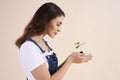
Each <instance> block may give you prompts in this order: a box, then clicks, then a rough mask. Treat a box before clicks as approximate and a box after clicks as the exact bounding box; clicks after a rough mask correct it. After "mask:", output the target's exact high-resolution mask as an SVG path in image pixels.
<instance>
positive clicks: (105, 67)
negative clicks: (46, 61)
mask: <svg viewBox="0 0 120 80" xmlns="http://www.w3.org/2000/svg"><path fill="white" fill-rule="evenodd" d="M47 1H50V0H0V80H25V75H24V72H23V70H22V67H21V65H20V63H19V55H18V48H17V47H16V46H15V45H14V42H15V40H16V39H17V38H18V37H19V36H20V35H21V34H22V32H23V29H24V27H25V26H26V25H27V23H28V22H29V21H30V19H31V17H32V15H33V14H34V12H35V11H36V10H37V9H38V7H39V6H40V5H41V4H43V3H44V2H47ZM51 1H53V2H55V3H56V4H57V5H59V6H60V7H61V8H62V9H63V10H64V11H65V13H66V18H65V20H64V23H63V25H62V31H61V33H60V34H58V35H57V36H56V37H55V38H54V39H50V38H49V37H46V38H47V40H48V41H49V42H50V44H51V45H52V46H53V48H54V50H55V51H56V53H57V55H58V57H59V61H60V63H61V62H62V61H64V59H65V58H66V57H67V56H68V55H69V54H70V53H71V52H73V51H75V46H74V42H76V41H81V42H86V44H85V45H84V46H82V50H83V51H84V52H86V53H89V52H90V53H92V54H93V60H92V61H90V62H88V63H84V64H73V65H71V67H70V68H69V70H68V72H67V73H66V75H65V77H64V79H63V80H120V0H51Z"/></svg>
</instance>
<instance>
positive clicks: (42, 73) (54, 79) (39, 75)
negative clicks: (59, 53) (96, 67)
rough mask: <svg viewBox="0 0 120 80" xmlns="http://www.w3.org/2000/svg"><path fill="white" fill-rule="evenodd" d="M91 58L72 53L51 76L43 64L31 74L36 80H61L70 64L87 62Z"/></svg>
mask: <svg viewBox="0 0 120 80" xmlns="http://www.w3.org/2000/svg"><path fill="white" fill-rule="evenodd" d="M91 58H92V56H91V55H87V56H86V55H84V54H81V53H78V52H73V53H72V54H71V55H69V56H68V57H67V59H66V60H65V61H64V62H63V64H62V65H61V66H60V67H59V69H58V70H57V71H56V72H55V73H54V74H53V75H50V73H49V71H48V68H47V66H46V64H45V63H43V64H42V65H40V66H39V67H38V68H36V69H34V70H33V71H32V74H33V76H34V77H35V79H36V80H62V78H63V77H64V75H65V73H66V72H67V70H68V69H69V67H70V65H71V64H72V63H83V62H88V61H89V60H90V59H91Z"/></svg>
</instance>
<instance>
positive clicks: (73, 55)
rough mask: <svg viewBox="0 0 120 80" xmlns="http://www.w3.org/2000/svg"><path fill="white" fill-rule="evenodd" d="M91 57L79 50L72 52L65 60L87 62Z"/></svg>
mask: <svg viewBox="0 0 120 80" xmlns="http://www.w3.org/2000/svg"><path fill="white" fill-rule="evenodd" d="M91 59H92V55H91V54H88V55H85V54H83V53H79V52H73V53H71V54H70V55H69V56H68V58H67V60H68V61H70V62H71V63H84V62H88V61H89V60H91Z"/></svg>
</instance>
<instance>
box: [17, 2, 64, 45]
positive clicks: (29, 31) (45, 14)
mask: <svg viewBox="0 0 120 80" xmlns="http://www.w3.org/2000/svg"><path fill="white" fill-rule="evenodd" d="M57 16H65V14H64V12H63V11H62V10H61V8H60V7H58V6H57V5H56V4H54V3H52V2H48V3H45V4H43V5H42V6H41V7H40V8H39V9H38V10H37V11H36V13H35V14H34V16H33V18H32V20H31V21H30V22H29V24H28V25H27V26H26V28H25V30H24V33H23V35H22V36H21V37H20V38H18V39H17V40H16V43H15V44H16V46H18V47H20V46H21V44H22V43H24V42H25V40H26V39H28V38H30V37H32V36H35V35H41V34H42V33H43V32H44V31H45V29H46V27H47V24H48V23H49V22H50V21H51V20H52V19H54V18H56V17H57Z"/></svg>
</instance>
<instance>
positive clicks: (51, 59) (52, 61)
mask: <svg viewBox="0 0 120 80" xmlns="http://www.w3.org/2000/svg"><path fill="white" fill-rule="evenodd" d="M27 40H28V41H31V42H33V43H34V44H35V45H36V46H37V47H38V48H39V49H40V50H41V52H42V53H43V54H44V53H45V51H44V50H43V49H42V48H41V47H40V46H39V45H38V44H37V43H36V42H35V41H34V40H32V39H30V38H29V39H27ZM43 41H44V42H45V44H46V46H47V47H48V48H49V49H50V50H52V48H51V47H50V46H49V45H48V43H47V42H46V41H45V40H44V39H43ZM46 59H47V62H48V65H49V72H50V74H51V75H52V74H53V73H55V72H56V71H57V69H58V59H57V57H56V54H55V53H54V52H53V54H52V55H48V56H46Z"/></svg>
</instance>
